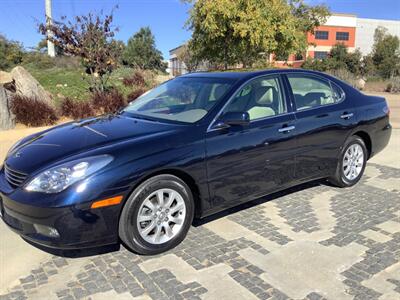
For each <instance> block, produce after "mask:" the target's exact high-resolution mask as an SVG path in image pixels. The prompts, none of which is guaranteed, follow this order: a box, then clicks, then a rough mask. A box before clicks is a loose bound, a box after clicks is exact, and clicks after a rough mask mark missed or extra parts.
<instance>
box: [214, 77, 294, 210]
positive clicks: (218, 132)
mask: <svg viewBox="0 0 400 300" xmlns="http://www.w3.org/2000/svg"><path fill="white" fill-rule="evenodd" d="M288 104H289V102H288V101H287V93H286V92H285V91H284V83H283V82H282V79H281V77H280V76H278V75H277V76H263V77H258V78H256V79H253V80H251V81H250V82H248V83H247V84H245V85H244V86H242V87H241V88H239V90H238V92H237V93H236V94H235V95H234V96H233V97H232V98H231V99H230V101H228V103H227V105H226V106H225V107H224V109H223V110H222V112H221V113H220V116H223V115H224V114H226V113H228V112H248V113H249V116H250V123H249V124H248V125H247V126H230V127H229V128H220V127H218V126H217V124H218V118H217V119H216V121H215V122H214V123H213V124H211V125H210V127H209V130H208V132H207V135H206V151H207V162H206V164H207V172H208V180H209V188H210V195H211V199H212V205H213V206H214V208H218V207H219V208H226V207H229V206H233V205H236V204H238V203H240V202H244V201H248V200H251V199H254V198H257V197H260V196H262V195H265V194H266V193H268V192H271V191H274V190H277V189H279V188H280V187H282V186H285V185H286V184H288V183H290V182H291V181H292V180H293V177H294V167H295V153H296V151H295V149H296V141H295V137H294V132H295V117H294V114H293V112H292V111H291V108H290V107H289V105H288Z"/></svg>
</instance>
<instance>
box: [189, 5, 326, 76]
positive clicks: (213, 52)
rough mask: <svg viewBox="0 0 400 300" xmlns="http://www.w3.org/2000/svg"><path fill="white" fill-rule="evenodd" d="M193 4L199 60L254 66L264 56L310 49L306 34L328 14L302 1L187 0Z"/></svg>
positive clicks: (191, 24)
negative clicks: (260, 56) (261, 55)
mask: <svg viewBox="0 0 400 300" xmlns="http://www.w3.org/2000/svg"><path fill="white" fill-rule="evenodd" d="M186 2H191V3H193V7H192V9H191V11H190V18H189V20H188V22H187V26H188V28H189V29H191V30H192V31H193V37H192V40H193V47H194V49H196V51H195V53H196V55H198V57H199V59H203V60H207V61H209V62H211V63H216V64H221V65H224V67H225V68H227V67H228V66H229V65H234V64H238V63H241V64H242V65H243V66H244V67H246V66H250V65H251V64H252V63H254V61H256V60H257V59H258V58H259V54H260V53H267V54H268V53H275V54H277V55H285V56H286V57H287V55H288V54H289V53H297V52H303V51H305V50H306V48H307V39H306V31H308V30H312V29H313V28H314V27H315V26H318V25H320V24H321V23H322V22H323V21H324V20H325V18H326V16H327V15H328V10H327V9H326V8H325V7H322V6H319V7H318V9H316V8H315V7H310V6H307V5H306V4H304V2H303V1H302V0H293V1H285V0H238V1H232V0H219V1H214V0H197V1H193V0H186Z"/></svg>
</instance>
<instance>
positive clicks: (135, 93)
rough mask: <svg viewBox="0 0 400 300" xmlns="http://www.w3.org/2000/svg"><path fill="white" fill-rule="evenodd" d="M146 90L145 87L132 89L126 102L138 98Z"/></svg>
mask: <svg viewBox="0 0 400 300" xmlns="http://www.w3.org/2000/svg"><path fill="white" fill-rule="evenodd" d="M145 92H146V89H144V88H139V89H136V90H134V91H133V92H131V93H130V94H129V95H128V103H130V102H132V101H133V100H136V99H137V98H139V96H141V95H143V94H144V93H145Z"/></svg>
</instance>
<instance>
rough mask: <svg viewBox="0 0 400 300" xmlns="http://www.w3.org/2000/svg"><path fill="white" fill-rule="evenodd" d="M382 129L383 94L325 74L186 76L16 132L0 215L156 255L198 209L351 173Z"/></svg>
mask: <svg viewBox="0 0 400 300" xmlns="http://www.w3.org/2000/svg"><path fill="white" fill-rule="evenodd" d="M390 134H391V126H390V124H389V109H388V106H387V104H386V101H385V99H383V98H379V97H373V96H366V95H364V94H362V93H360V92H359V91H357V90H355V89H354V88H352V87H351V86H349V85H347V84H346V83H344V82H342V81H340V80H338V79H337V78H334V77H331V76H329V75H326V74H322V73H317V72H311V71H304V70H270V71H261V72H251V73H195V74H189V75H185V76H181V77H179V78H176V79H173V80H170V81H168V82H166V83H164V84H162V85H160V86H158V87H157V88H155V89H153V90H151V91H149V92H147V93H146V94H144V95H142V96H141V97H140V98H138V99H137V100H136V101H134V102H132V103H131V104H130V105H129V106H128V107H126V108H125V109H124V110H122V111H121V112H119V113H116V114H112V115H106V116H101V117H97V118H90V119H85V120H81V121H77V122H71V123H68V124H63V125H60V126H57V127H54V128H52V129H49V130H46V131H43V132H40V133H37V134H34V135H31V136H28V137H26V138H24V139H22V140H21V141H19V142H18V143H17V144H16V145H14V147H13V148H12V149H11V150H10V151H9V153H8V155H7V158H6V160H5V162H4V165H3V166H2V167H1V169H0V200H1V201H0V209H1V214H2V219H3V221H4V222H5V223H6V224H7V225H8V226H9V227H10V228H11V229H13V230H15V231H16V232H17V233H18V234H20V235H21V236H22V237H23V238H24V239H26V240H29V241H31V242H33V243H37V244H41V245H45V246H47V247H53V248H59V249H77V248H85V247H92V246H99V245H108V244H115V243H118V242H120V241H122V242H123V243H124V244H125V245H126V246H127V247H128V248H129V249H131V250H133V251H135V252H137V253H141V254H156V253H160V252H163V251H166V250H168V249H171V248H173V247H174V246H176V245H177V244H179V243H180V242H181V241H182V240H183V239H184V237H185V235H186V233H187V232H188V230H189V228H190V225H191V224H192V221H193V218H195V217H196V218H203V217H205V216H208V215H211V214H214V213H216V212H218V211H221V210H223V209H226V208H229V207H232V206H236V205H238V204H241V203H243V202H246V201H250V200H253V199H256V198H259V197H262V196H264V195H267V194H270V193H273V192H276V191H278V190H282V189H286V188H288V187H291V186H294V185H298V184H301V183H303V182H306V181H310V180H315V179H321V178H326V179H328V180H329V181H330V182H331V183H334V184H335V185H337V186H340V187H348V186H352V185H354V184H355V183H357V182H358V181H359V180H360V178H361V176H362V174H363V172H364V168H365V165H366V162H367V160H368V159H369V158H371V157H372V156H373V155H375V154H376V153H378V152H379V151H381V150H382V149H383V148H384V147H385V146H386V145H387V143H388V141H389V138H390Z"/></svg>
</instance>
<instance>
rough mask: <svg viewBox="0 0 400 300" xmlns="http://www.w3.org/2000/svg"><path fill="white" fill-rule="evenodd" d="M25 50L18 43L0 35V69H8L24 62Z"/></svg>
mask: <svg viewBox="0 0 400 300" xmlns="http://www.w3.org/2000/svg"><path fill="white" fill-rule="evenodd" d="M23 56H24V50H23V48H22V45H21V44H20V43H18V42H14V41H10V40H8V39H7V38H6V37H5V36H3V35H1V34H0V69H8V68H10V67H12V66H15V65H17V64H19V63H21V62H22V59H23Z"/></svg>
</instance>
